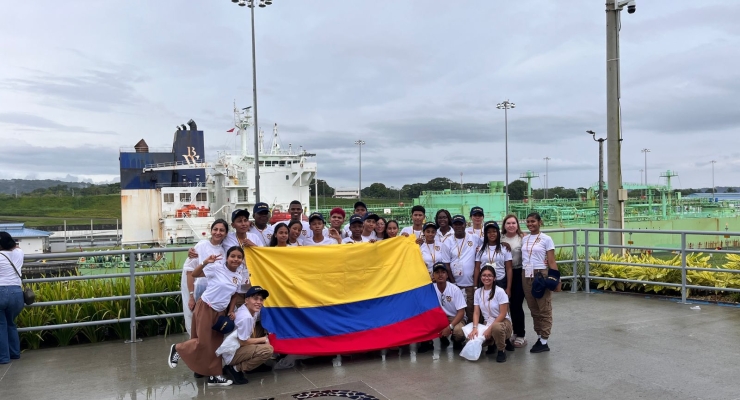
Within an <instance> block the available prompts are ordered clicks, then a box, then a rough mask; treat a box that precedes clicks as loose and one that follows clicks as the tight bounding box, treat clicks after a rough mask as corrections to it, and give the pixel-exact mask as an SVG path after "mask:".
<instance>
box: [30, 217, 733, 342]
mask: <svg viewBox="0 0 740 400" xmlns="http://www.w3.org/2000/svg"><path fill="white" fill-rule="evenodd" d="M544 232H546V233H563V234H564V235H565V236H564V237H568V236H570V237H571V239H572V240H571V243H562V244H558V245H556V246H555V247H556V249H566V250H568V251H571V252H572V257H571V258H570V259H567V260H558V261H557V263H558V264H560V265H570V266H571V267H572V271H573V272H572V273H571V274H570V275H563V276H561V280H562V281H569V282H570V284H571V285H570V286H571V287H570V292H571V293H576V292H577V291H578V290H579V284H581V283H582V284H583V291H584V292H585V293H590V292H591V289H590V285H591V280H595V279H597V280H604V281H615V282H624V283H635V284H649V285H658V286H665V287H675V288H680V291H681V301H682V302H683V303H686V297H687V293H688V290H690V289H693V290H705V291H717V290H720V291H725V292H740V289H735V288H717V287H711V286H699V285H691V284H689V283H688V282H687V280H686V274H687V271H709V272H729V273H740V270H736V269H717V268H699V267H690V266H688V265H687V255H688V254H689V253H691V252H697V251H701V252H703V253H709V254H740V250H723V249H707V248H701V249H694V248H687V236H689V235H692V236H693V235H698V236H715V237H723V238H729V237H732V236H734V237H739V236H740V232H705V231H661V230H644V229H642V230H629V229H625V230H618V229H549V230H544ZM599 232H622V233H626V234H630V233H633V234H655V235H680V239H681V245H680V247H679V248H676V247H660V246H653V247H645V246H632V245H626V246H612V245H606V244H604V245H600V244H598V241H597V242H596V243H593V242H592V241H591V240H590V239H589V237H590V236H592V234H593V235H595V236H598V233H599ZM601 249H610V250H611V251H612V252H615V251H616V252H621V251H624V250H630V251H634V250H637V251H645V250H650V251H668V252H677V251H678V252H680V255H681V265H680V266H670V265H657V264H641V263H625V262H611V261H602V260H598V259H592V258H591V256H589V255H590V254H591V253H594V252H597V253H598V251H599V250H601ZM184 251H187V248H183V247H181V248H158V249H133V250H113V251H96V252H78V253H58V254H27V255H26V260H38V259H47V260H49V259H69V258H79V257H90V256H114V255H125V256H127V257H128V266H129V272H128V273H121V274H104V275H89V276H65V277H53V278H39V279H25V280H24V282H25V283H42V282H60V281H75V280H91V279H110V278H130V279H129V293H128V294H126V295H120V296H110V297H100V298H86V299H74V300H59V301H43V302H38V303H34V304H33V305H31V306H29V307H47V306H57V305H70V304H82V303H90V302H103V301H120V300H129V303H130V304H129V307H130V316H129V317H127V318H120V319H111V320H100V321H87V322H76V323H66V324H56V325H42V326H31V327H24V328H19V329H18V330H19V331H20V332H28V331H39V330H53V329H62V328H72V327H83V326H92V325H105V324H116V323H125V322H128V323H129V326H130V330H131V339H130V340H127V342H132V341H139V340H140V339H137V337H136V323H137V322H138V321H145V320H150V319H160V318H172V317H181V316H182V315H183V313H182V312H179V313H169V314H157V315H143V316H139V315H136V299H137V298H146V297H161V296H180V294H181V292H180V291H174V292H161V293H136V281H135V278H136V277H139V276H146V275H165V274H180V273H182V270H180V269H174V270H160V271H142V272H137V271H136V263H137V261H136V260H137V257H136V255H137V254H146V253H175V252H184ZM591 263H598V264H614V265H626V266H631V267H647V268H665V269H676V270H681V283H680V284H678V283H668V282H655V281H641V280H630V279H622V278H611V277H604V276H598V277H596V276H592V275H591V268H590V264H591ZM579 264H581V265H583V268H582V269H581V268H579Z"/></svg>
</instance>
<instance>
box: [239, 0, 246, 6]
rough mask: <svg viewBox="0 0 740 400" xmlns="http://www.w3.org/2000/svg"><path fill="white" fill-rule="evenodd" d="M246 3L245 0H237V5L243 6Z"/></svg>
mask: <svg viewBox="0 0 740 400" xmlns="http://www.w3.org/2000/svg"><path fill="white" fill-rule="evenodd" d="M246 5H247V2H246V0H239V7H244V6H246Z"/></svg>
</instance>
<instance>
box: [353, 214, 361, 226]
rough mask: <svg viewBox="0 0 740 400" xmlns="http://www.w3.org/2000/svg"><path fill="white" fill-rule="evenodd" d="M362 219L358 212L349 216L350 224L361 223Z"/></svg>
mask: <svg viewBox="0 0 740 400" xmlns="http://www.w3.org/2000/svg"><path fill="white" fill-rule="evenodd" d="M363 221H364V220H363V219H362V216H361V215H360V214H353V215H352V216H351V217H349V224H350V225H352V224H354V223H356V222H359V223H362V222H363Z"/></svg>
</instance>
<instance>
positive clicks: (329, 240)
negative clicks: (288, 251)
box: [303, 236, 337, 246]
mask: <svg viewBox="0 0 740 400" xmlns="http://www.w3.org/2000/svg"><path fill="white" fill-rule="evenodd" d="M313 239H314V238H311V239H306V240H305V241H304V242H303V245H304V246H329V245H332V244H337V241H336V240H334V239H332V238H330V237H329V236H324V240H322V241H320V242H318V243H316V242H314V240H313Z"/></svg>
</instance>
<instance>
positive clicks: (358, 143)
mask: <svg viewBox="0 0 740 400" xmlns="http://www.w3.org/2000/svg"><path fill="white" fill-rule="evenodd" d="M355 144H356V145H358V146H360V179H359V191H358V193H357V199H358V200H362V146H364V145H365V141H364V140H362V139H358V140H355Z"/></svg>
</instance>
